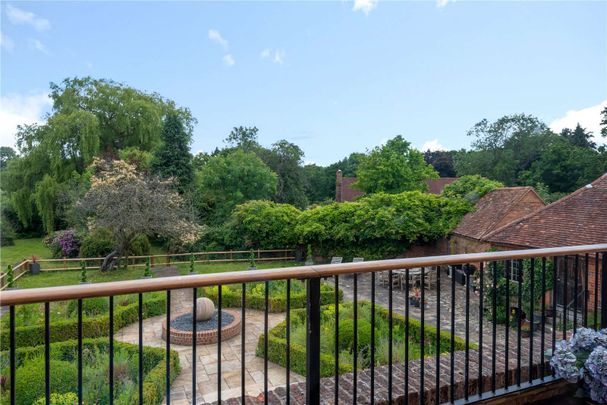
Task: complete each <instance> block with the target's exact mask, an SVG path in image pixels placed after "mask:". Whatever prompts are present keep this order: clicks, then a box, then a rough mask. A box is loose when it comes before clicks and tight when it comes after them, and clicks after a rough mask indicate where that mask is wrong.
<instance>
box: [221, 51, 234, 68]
mask: <svg viewBox="0 0 607 405" xmlns="http://www.w3.org/2000/svg"><path fill="white" fill-rule="evenodd" d="M223 63H224V64H225V65H226V66H234V65H235V64H236V61H235V60H234V57H233V56H232V55H231V54H229V53H228V54H226V55H225V56H224V57H223Z"/></svg>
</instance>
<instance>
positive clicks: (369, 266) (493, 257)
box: [0, 244, 607, 305]
mask: <svg viewBox="0 0 607 405" xmlns="http://www.w3.org/2000/svg"><path fill="white" fill-rule="evenodd" d="M604 251H607V244H598V245H580V246H568V247H558V248H546V249H527V250H510V251H501V252H487V253H469V254H459V255H450V256H430V257H416V258H407V259H391V260H379V261H369V262H358V263H342V264H325V265H316V266H302V267H291V268H278V269H269V270H249V271H237V272H226V273H214V274H199V275H188V276H178V277H165V278H156V279H142V280H128V281H114V282H108V283H98V284H88V285H74V286H63V287H48V288H31V289H25V290H12V291H3V292H2V293H1V294H0V305H21V304H33V303H40V302H51V301H64V300H73V299H78V298H91V297H106V296H110V295H123V294H134V293H144V292H152V291H164V290H175V289H181V288H193V287H207V286H216V285H227V284H236V283H250V282H257V281H272V280H285V279H307V278H318V277H330V276H334V275H341V274H351V273H367V272H377V271H384V270H395V269H407V268H415V267H431V266H439V265H450V264H465V263H478V262H488V261H499V260H509V259H526V258H531V257H552V256H565V255H574V254H581V253H596V252H604Z"/></svg>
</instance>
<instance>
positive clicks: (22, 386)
mask: <svg viewBox="0 0 607 405" xmlns="http://www.w3.org/2000/svg"><path fill="white" fill-rule="evenodd" d="M77 345H78V343H77V341H75V340H70V341H65V342H60V343H53V344H51V351H50V353H51V393H56V394H68V395H70V394H69V393H75V392H77V389H78V387H77V368H76V367H77ZM108 346H109V342H108V339H101V338H98V339H85V340H84V341H83V370H82V371H83V377H82V380H83V403H86V404H99V405H102V404H103V405H104V404H108V403H109V383H108V376H109V356H108ZM138 352H139V348H138V346H137V345H133V344H129V343H123V342H117V341H114V400H115V403H120V404H131V403H136V402H137V401H138V387H137V384H138V361H139V360H138ZM15 354H16V361H17V371H16V378H15V385H16V394H17V395H16V397H15V399H16V404H17V405H31V404H32V403H34V402H35V401H36V400H38V399H39V398H40V397H43V396H44V389H45V388H44V357H43V356H44V346H35V347H28V348H19V349H17V351H16V353H15ZM165 358H166V351H165V350H164V349H160V348H154V347H144V348H143V375H144V380H143V403H145V404H160V403H161V402H162V400H163V398H164V394H165V391H166V387H165V371H166V363H165ZM0 364H2V365H3V366H4V365H7V364H8V352H2V353H0ZM0 371H1V374H2V376H3V377H6V381H5V383H4V384H3V385H2V389H3V390H2V396H1V399H0V404H8V403H10V392H9V391H8V390H7V389H6V388H8V387H9V386H10V383H9V381H8V378H9V373H8V367H3V368H2V370H0ZM179 372H180V364H179V356H178V354H177V352H175V351H171V377H170V380H171V382H173V381H174V380H175V378H177V375H178V374H179ZM72 395H73V394H72Z"/></svg>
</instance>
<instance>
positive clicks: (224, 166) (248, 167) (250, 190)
mask: <svg viewBox="0 0 607 405" xmlns="http://www.w3.org/2000/svg"><path fill="white" fill-rule="evenodd" d="M196 177H197V179H196V185H197V189H198V190H197V192H198V196H199V197H198V200H199V211H200V212H201V213H202V216H203V218H204V219H205V220H206V221H207V222H211V223H214V224H219V223H222V222H223V221H224V220H225V219H226V218H227V217H228V216H229V215H230V213H231V212H232V210H233V209H234V207H236V206H237V205H238V204H242V203H243V202H245V201H248V200H263V199H270V198H272V197H273V196H274V194H275V193H276V183H277V176H276V174H275V173H274V172H272V170H270V168H269V167H268V166H267V165H266V164H265V163H264V162H263V161H262V160H261V159H260V158H259V157H258V156H257V155H256V154H254V153H253V152H245V151H243V150H241V149H236V150H233V151H230V152H228V153H226V154H225V155H222V154H220V155H217V156H213V157H211V158H210V159H209V161H208V162H207V163H206V164H205V165H204V166H203V167H202V169H201V170H200V171H199V172H198V173H197V175H196Z"/></svg>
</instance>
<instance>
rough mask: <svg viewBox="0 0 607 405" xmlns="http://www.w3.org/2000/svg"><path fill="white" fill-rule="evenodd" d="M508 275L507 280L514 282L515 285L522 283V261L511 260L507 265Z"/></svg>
mask: <svg viewBox="0 0 607 405" xmlns="http://www.w3.org/2000/svg"><path fill="white" fill-rule="evenodd" d="M509 266H510V273H509V276H510V277H509V278H510V280H511V281H515V282H517V283H522V282H523V261H522V260H512V261H511V262H510V263H509Z"/></svg>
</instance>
